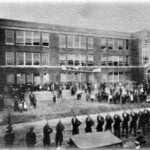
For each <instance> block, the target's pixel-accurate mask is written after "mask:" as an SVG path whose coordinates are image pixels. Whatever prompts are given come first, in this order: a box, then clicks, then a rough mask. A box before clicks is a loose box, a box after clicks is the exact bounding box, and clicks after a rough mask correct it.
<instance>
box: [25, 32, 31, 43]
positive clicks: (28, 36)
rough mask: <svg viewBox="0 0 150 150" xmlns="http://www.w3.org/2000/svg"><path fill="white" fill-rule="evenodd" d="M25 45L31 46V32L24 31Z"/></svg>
mask: <svg viewBox="0 0 150 150" xmlns="http://www.w3.org/2000/svg"><path fill="white" fill-rule="evenodd" d="M25 45H32V32H31V31H25Z"/></svg>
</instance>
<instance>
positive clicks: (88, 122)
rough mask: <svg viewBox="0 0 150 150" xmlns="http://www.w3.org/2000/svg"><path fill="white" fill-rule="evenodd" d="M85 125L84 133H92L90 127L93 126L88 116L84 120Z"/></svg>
mask: <svg viewBox="0 0 150 150" xmlns="http://www.w3.org/2000/svg"><path fill="white" fill-rule="evenodd" d="M85 123H86V127H85V133H88V132H92V126H93V125H94V121H93V120H92V118H91V117H90V116H89V115H88V117H87V118H86V120H85Z"/></svg>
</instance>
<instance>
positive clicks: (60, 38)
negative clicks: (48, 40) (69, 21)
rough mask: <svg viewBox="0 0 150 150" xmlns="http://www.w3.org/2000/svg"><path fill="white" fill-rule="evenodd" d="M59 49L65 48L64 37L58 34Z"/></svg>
mask: <svg viewBox="0 0 150 150" xmlns="http://www.w3.org/2000/svg"><path fill="white" fill-rule="evenodd" d="M59 47H61V48H66V36H65V35H62V34H59Z"/></svg>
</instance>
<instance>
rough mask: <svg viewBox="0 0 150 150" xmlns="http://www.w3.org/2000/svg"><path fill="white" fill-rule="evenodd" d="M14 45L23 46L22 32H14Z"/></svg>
mask: <svg viewBox="0 0 150 150" xmlns="http://www.w3.org/2000/svg"><path fill="white" fill-rule="evenodd" d="M16 44H18V45H24V31H16Z"/></svg>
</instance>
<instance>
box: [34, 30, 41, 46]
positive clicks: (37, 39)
mask: <svg viewBox="0 0 150 150" xmlns="http://www.w3.org/2000/svg"><path fill="white" fill-rule="evenodd" d="M33 45H40V33H39V32H33Z"/></svg>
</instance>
